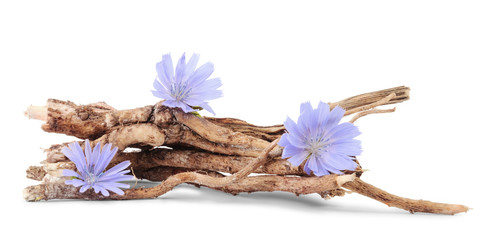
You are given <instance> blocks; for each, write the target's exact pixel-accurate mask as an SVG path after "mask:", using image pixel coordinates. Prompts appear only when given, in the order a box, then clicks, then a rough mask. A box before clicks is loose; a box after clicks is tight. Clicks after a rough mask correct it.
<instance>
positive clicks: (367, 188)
mask: <svg viewBox="0 0 486 240" xmlns="http://www.w3.org/2000/svg"><path fill="white" fill-rule="evenodd" d="M343 187H344V188H347V189H349V190H351V191H353V192H356V193H359V194H361V195H364V196H367V197H369V198H372V199H375V200H376V201H379V202H382V203H384V204H386V205H388V206H389V207H396V208H401V209H403V210H406V211H409V212H410V213H415V212H426V213H438V214H449V215H454V214H456V213H462V212H467V211H468V210H469V208H468V207H466V206H464V205H457V204H446V203H436V202H430V201H426V200H413V199H409V198H403V197H399V196H396V195H393V194H390V193H388V192H385V191H383V190H381V189H379V188H377V187H375V186H373V185H371V184H368V183H366V182H364V181H363V180H361V179H359V178H356V179H354V181H350V182H347V183H344V184H343Z"/></svg>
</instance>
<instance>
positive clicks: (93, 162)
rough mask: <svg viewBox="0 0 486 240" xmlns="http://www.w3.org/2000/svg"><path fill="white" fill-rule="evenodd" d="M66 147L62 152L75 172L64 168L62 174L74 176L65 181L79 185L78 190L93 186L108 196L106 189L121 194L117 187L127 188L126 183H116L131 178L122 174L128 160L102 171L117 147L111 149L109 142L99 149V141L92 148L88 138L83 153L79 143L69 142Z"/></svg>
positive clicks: (83, 190)
mask: <svg viewBox="0 0 486 240" xmlns="http://www.w3.org/2000/svg"><path fill="white" fill-rule="evenodd" d="M68 146H69V148H68V147H65V148H63V149H62V153H64V155H65V156H66V157H67V158H69V160H71V161H72V162H73V163H74V164H75V165H76V169H77V172H75V171H73V170H69V169H64V171H63V172H62V174H63V175H64V176H66V177H74V178H73V179H71V180H67V181H66V182H65V183H66V184H69V185H73V186H75V187H81V188H80V189H79V192H81V193H83V192H85V191H86V190H88V189H90V188H93V189H94V191H95V192H96V193H99V192H101V193H102V194H103V195H104V196H109V195H110V194H109V193H108V191H107V190H110V191H112V192H114V193H116V194H118V195H123V194H124V192H123V191H122V190H121V189H119V188H128V187H130V186H129V185H128V184H123V183H118V182H119V181H126V180H130V179H133V176H130V175H124V174H125V173H128V172H130V170H123V169H125V168H127V167H128V166H129V165H130V161H124V162H121V163H119V164H117V165H116V166H114V167H112V168H110V169H109V170H107V171H104V170H105V168H106V167H107V166H108V164H109V163H110V161H111V159H113V157H114V156H115V154H116V152H117V150H118V148H117V147H114V148H113V149H111V146H112V145H111V144H107V145H105V146H104V147H103V149H101V145H100V143H98V144H96V146H95V147H94V149H93V150H91V146H90V144H89V140H86V141H85V147H84V153H83V149H81V146H79V143H77V142H74V143H70V144H69V145H68Z"/></svg>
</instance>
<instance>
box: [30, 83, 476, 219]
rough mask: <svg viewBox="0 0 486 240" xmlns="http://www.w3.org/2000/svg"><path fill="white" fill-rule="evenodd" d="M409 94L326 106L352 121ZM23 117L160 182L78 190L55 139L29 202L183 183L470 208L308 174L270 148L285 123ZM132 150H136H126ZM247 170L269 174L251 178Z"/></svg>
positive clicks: (36, 172) (92, 115)
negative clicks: (109, 149) (110, 149)
mask: <svg viewBox="0 0 486 240" xmlns="http://www.w3.org/2000/svg"><path fill="white" fill-rule="evenodd" d="M408 98H409V88H407V87H397V88H390V89H386V90H382V91H376V92H371V93H366V94H361V95H358V96H355V97H351V98H347V99H344V100H342V101H339V102H336V103H331V104H330V107H331V108H333V107H335V106H340V107H342V108H344V109H345V110H346V115H350V114H354V113H356V115H355V116H354V118H352V120H351V121H352V122H354V121H356V120H357V119H358V118H360V117H362V116H365V115H367V114H371V113H382V112H391V111H393V110H394V109H392V110H377V109H375V108H376V107H377V106H381V105H386V104H391V103H398V102H402V101H405V100H407V99H408ZM26 115H27V116H29V117H30V118H35V119H40V120H43V121H46V123H45V124H44V125H43V127H42V128H43V129H44V130H45V131H47V132H57V133H64V134H67V135H72V136H76V137H79V138H82V139H90V140H91V143H92V144H93V145H94V144H96V143H103V144H106V143H112V144H113V145H114V146H117V147H118V149H119V152H118V154H117V156H116V157H115V158H114V159H113V161H112V162H111V163H110V165H111V166H113V165H114V164H116V163H119V162H121V161H124V160H130V161H131V163H132V168H133V169H132V171H133V173H134V174H135V175H136V176H137V177H138V178H143V179H149V180H153V181H162V182H161V183H160V184H159V185H157V186H155V187H152V188H134V189H128V190H125V194H124V195H121V196H120V195H115V194H112V195H110V196H108V197H104V196H102V195H97V194H95V193H94V191H92V190H88V191H87V192H85V193H80V192H79V190H78V188H75V187H73V186H69V185H65V184H64V183H63V182H64V181H65V180H66V177H63V176H62V169H75V167H74V164H72V163H71V162H70V161H69V160H67V159H66V158H65V156H64V155H63V154H62V153H61V151H60V150H61V149H62V148H63V147H65V146H66V144H58V145H53V146H52V147H51V148H50V149H48V150H47V159H46V160H45V161H43V162H42V166H40V167H30V168H29V169H28V170H27V175H28V177H29V178H32V179H36V180H42V182H43V183H42V184H40V185H37V186H31V187H28V188H26V189H25V191H24V195H25V198H26V200H29V201H38V200H42V199H43V200H48V199H87V200H98V199H140V198H156V197H159V196H161V195H163V194H165V193H167V192H168V191H170V190H171V189H173V188H174V187H175V186H177V185H179V184H181V183H190V184H195V185H198V186H206V187H209V188H212V189H216V190H220V191H224V192H228V193H232V194H237V193H240V192H255V191H269V192H271V191H285V192H291V193H294V194H296V195H299V194H310V193H317V194H320V195H321V196H322V197H324V198H328V197H333V196H342V195H344V193H345V192H346V191H345V190H343V189H342V188H341V186H343V187H346V188H347V189H349V190H351V191H354V192H357V193H360V194H363V195H365V196H368V197H371V198H373V199H376V200H378V201H381V202H384V203H386V204H388V205H389V206H395V207H399V208H402V209H405V210H408V211H410V212H418V211H422V212H431V213H442V214H454V213H458V212H464V211H467V207H465V206H462V205H450V204H441V203H433V202H428V201H423V200H411V199H406V198H400V197H397V196H394V195H391V194H389V193H386V192H384V191H382V190H380V189H378V188H376V187H373V186H371V185H369V184H366V183H364V182H363V181H361V180H360V179H359V178H357V177H356V176H358V177H359V176H360V175H361V173H362V171H361V169H360V168H358V169H356V171H354V172H353V171H347V172H346V174H345V175H327V176H323V177H314V176H310V177H309V176H307V175H306V174H305V173H304V172H303V169H302V166H300V167H294V166H291V165H290V164H289V163H288V161H286V160H285V159H282V158H281V157H280V155H281V153H282V148H280V147H275V145H276V143H277V141H278V139H279V137H280V136H281V135H282V134H283V133H284V132H285V128H284V126H283V125H274V126H268V127H260V126H255V125H252V124H249V123H247V122H245V121H242V120H238V119H232V118H208V117H205V118H200V117H196V116H195V115H193V114H190V113H189V114H188V113H184V112H182V111H181V110H180V109H173V108H168V107H165V106H163V105H162V103H161V102H159V103H157V104H155V105H153V106H145V107H142V108H136V109H130V110H116V109H114V108H113V107H111V106H109V105H107V104H106V103H102V102H101V103H95V104H89V105H76V104H74V103H72V102H69V101H60V100H55V99H50V100H48V104H47V106H46V107H30V108H29V109H28V110H27V112H26ZM271 141H272V143H270V142H271ZM81 146H83V144H81ZM160 146H167V147H170V148H171V149H167V148H159V147H160ZM130 147H134V148H138V149H139V150H140V151H138V152H124V150H125V149H126V148H130ZM221 172H225V173H230V174H232V175H223V174H221ZM251 173H263V174H267V175H261V176H249V174H251ZM274 174H276V175H274Z"/></svg>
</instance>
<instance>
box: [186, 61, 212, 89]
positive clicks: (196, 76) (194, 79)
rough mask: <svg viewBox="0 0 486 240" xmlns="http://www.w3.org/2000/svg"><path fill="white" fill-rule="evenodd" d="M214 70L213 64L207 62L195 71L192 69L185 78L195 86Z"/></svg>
mask: <svg viewBox="0 0 486 240" xmlns="http://www.w3.org/2000/svg"><path fill="white" fill-rule="evenodd" d="M213 72H214V65H213V64H212V63H210V62H207V63H205V64H203V65H202V66H200V67H199V68H198V69H196V71H194V73H193V74H191V76H189V78H188V79H187V82H188V83H189V84H190V85H191V86H192V87H197V86H198V85H199V84H201V83H202V82H203V81H204V80H206V79H208V77H209V76H211V74H213Z"/></svg>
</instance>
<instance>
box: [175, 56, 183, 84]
mask: <svg viewBox="0 0 486 240" xmlns="http://www.w3.org/2000/svg"><path fill="white" fill-rule="evenodd" d="M185 68H186V54H185V53H183V54H182V57H181V58H180V59H179V61H178V62H177V66H176V72H175V82H176V83H179V84H180V83H181V82H182V81H183V78H184V74H185Z"/></svg>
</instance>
